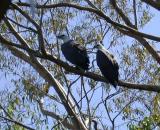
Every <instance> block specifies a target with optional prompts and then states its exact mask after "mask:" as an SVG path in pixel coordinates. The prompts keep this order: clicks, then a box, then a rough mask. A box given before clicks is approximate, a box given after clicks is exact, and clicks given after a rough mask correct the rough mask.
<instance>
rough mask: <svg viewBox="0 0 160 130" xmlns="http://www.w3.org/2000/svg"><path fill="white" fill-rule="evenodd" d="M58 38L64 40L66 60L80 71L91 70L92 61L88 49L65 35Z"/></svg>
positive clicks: (63, 48)
mask: <svg viewBox="0 0 160 130" xmlns="http://www.w3.org/2000/svg"><path fill="white" fill-rule="evenodd" d="M57 38H58V39H61V40H63V44H62V45H61V50H62V53H63V55H64V57H65V58H66V60H68V61H69V62H70V63H72V64H73V65H75V66H76V67H78V68H79V69H83V70H89V64H90V61H89V56H88V55H87V50H86V48H85V47H84V46H83V45H81V44H79V43H77V42H75V41H74V40H72V39H70V38H69V37H68V36H66V35H64V34H62V35H59V36H57Z"/></svg>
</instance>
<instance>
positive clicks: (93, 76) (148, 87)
mask: <svg viewBox="0 0 160 130" xmlns="http://www.w3.org/2000/svg"><path fill="white" fill-rule="evenodd" d="M0 42H1V43H3V44H4V45H9V46H12V45H13V46H14V45H15V44H11V42H9V41H7V40H6V39H4V38H3V37H2V36H1V35H0ZM15 47H19V45H16V46H15ZM21 49H23V50H26V51H29V52H30V53H32V54H33V55H34V56H35V57H39V58H43V59H47V60H49V61H52V62H53V63H56V64H57V65H59V66H61V67H63V68H64V69H65V70H66V71H68V72H71V73H74V74H77V75H81V76H85V77H87V78H91V79H94V80H96V81H101V82H106V83H108V81H106V79H105V78H104V77H103V76H100V75H98V74H95V73H93V72H85V71H82V70H79V69H77V68H75V67H73V66H70V65H68V64H67V63H66V62H64V61H62V60H60V59H58V58H57V57H55V56H52V55H50V54H46V55H43V54H41V53H39V52H37V51H34V50H31V49H29V48H24V47H21ZM118 85H119V86H122V87H126V88H129V89H139V90H146V91H154V92H160V86H159V85H146V84H134V83H129V82H124V81H121V80H119V82H118Z"/></svg>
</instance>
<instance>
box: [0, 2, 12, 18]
mask: <svg viewBox="0 0 160 130" xmlns="http://www.w3.org/2000/svg"><path fill="white" fill-rule="evenodd" d="M10 4H11V0H1V2H0V21H1V20H2V19H3V17H4V15H5V14H6V12H7V10H8V9H9V5H10Z"/></svg>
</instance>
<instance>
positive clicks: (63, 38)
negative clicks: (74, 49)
mask: <svg viewBox="0 0 160 130" xmlns="http://www.w3.org/2000/svg"><path fill="white" fill-rule="evenodd" d="M57 38H58V39H61V40H63V42H68V41H69V40H70V39H69V37H68V36H66V35H64V34H62V35H59V36H57Z"/></svg>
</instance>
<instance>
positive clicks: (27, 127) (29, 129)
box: [0, 115, 35, 130]
mask: <svg viewBox="0 0 160 130" xmlns="http://www.w3.org/2000/svg"><path fill="white" fill-rule="evenodd" d="M0 118H2V119H4V120H7V121H10V122H13V123H15V124H17V125H19V126H21V127H23V128H26V129H27V130H35V129H33V128H31V127H29V126H26V125H24V124H22V123H20V122H18V121H15V120H13V119H9V118H6V117H3V116H1V115H0Z"/></svg>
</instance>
